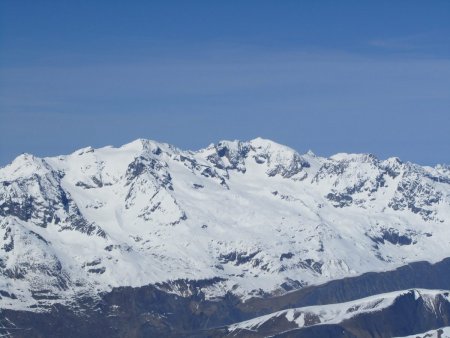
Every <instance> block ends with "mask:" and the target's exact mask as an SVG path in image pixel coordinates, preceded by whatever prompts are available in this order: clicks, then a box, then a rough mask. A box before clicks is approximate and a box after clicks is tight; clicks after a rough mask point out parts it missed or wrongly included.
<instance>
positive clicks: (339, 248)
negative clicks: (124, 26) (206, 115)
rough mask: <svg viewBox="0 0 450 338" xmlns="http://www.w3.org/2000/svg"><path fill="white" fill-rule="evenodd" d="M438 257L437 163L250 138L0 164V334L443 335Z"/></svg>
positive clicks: (449, 302) (440, 196)
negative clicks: (301, 149)
mask: <svg viewBox="0 0 450 338" xmlns="http://www.w3.org/2000/svg"><path fill="white" fill-rule="evenodd" d="M449 257H450V166H449V165H437V166H435V167H429V166H420V165H417V164H413V163H410V162H403V161H401V160H400V159H399V158H388V159H384V160H382V159H378V158H377V157H375V156H374V155H371V154H347V153H340V154H336V155H334V156H331V157H329V158H324V157H320V156H316V155H315V154H314V153H312V152H311V151H309V152H308V153H306V154H299V153H298V152H296V151H295V150H293V149H291V148H289V147H286V146H283V145H280V144H277V143H275V142H273V141H270V140H265V139H261V138H257V139H254V140H251V141H248V142H243V141H221V142H219V143H217V144H211V145H210V146H208V147H206V148H204V149H200V150H197V151H185V150H180V149H178V148H176V147H174V146H171V145H169V144H165V143H158V142H155V141H151V140H144V139H138V140H136V141H134V142H131V143H129V144H126V145H124V146H122V147H119V148H115V147H111V146H108V147H104V148H99V149H94V148H91V147H88V148H83V149H80V150H77V151H75V152H74V153H72V154H69V155H63V156H56V157H45V158H39V157H36V156H33V155H30V154H22V155H20V156H18V157H17V158H16V159H15V160H14V161H13V162H12V163H11V164H9V165H7V166H5V167H3V168H0V276H1V278H0V334H5V335H12V336H17V337H51V336H55V337H60V336H67V337H72V336H73V337H83V336H85V337H92V336H108V337H113V336H118V337H119V336H120V337H122V336H129V337H148V336H173V337H178V336H180V337H181V336H182V337H187V336H192V337H209V336H211V337H222V336H242V337H250V336H251V337H266V336H282V337H393V336H397V337H404V336H405V337H406V336H408V335H413V334H421V333H423V332H425V333H424V335H426V334H430V335H432V334H434V333H433V332H431V333H426V332H427V331H429V330H435V331H436V335H440V336H441V337H444V336H445V334H447V333H446V332H449V331H448V330H447V328H446V326H450V298H449V291H448V290H450V260H449V259H447V258H449ZM437 330H440V331H439V332H438V331H437Z"/></svg>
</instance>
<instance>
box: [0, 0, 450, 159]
mask: <svg viewBox="0 0 450 338" xmlns="http://www.w3.org/2000/svg"><path fill="white" fill-rule="evenodd" d="M257 136H261V137H265V138H270V139H273V140H275V141H278V142H280V143H283V144H287V145H289V146H291V147H293V148H295V149H297V150H299V151H300V152H304V151H307V150H308V149H311V150H313V151H314V152H315V153H317V154H319V155H324V156H328V155H331V154H333V153H336V152H370V153H374V154H375V155H377V156H379V157H380V158H386V157H389V156H394V155H395V156H399V157H400V158H402V159H404V160H409V161H413V162H417V163H421V164H429V165H434V164H436V163H450V1H306V0H305V1H247V0H242V1H162V0H161V1H125V0H123V1H95V0H89V1H44V0H43V1H25V0H14V1H10V0H3V1H1V2H0V165H5V164H6V163H8V162H10V161H11V160H12V159H13V158H14V157H15V156H17V155H18V154H20V153H22V152H29V153H33V154H36V155H39V156H48V155H57V154H62V153H68V152H71V151H73V150H75V149H77V148H80V147H84V146H87V145H92V146H95V147H98V146H104V145H109V144H112V145H121V144H123V143H126V142H129V141H131V140H133V139H136V138H139V137H142V138H151V139H155V140H158V141H164V142H169V143H172V144H175V145H177V146H179V147H181V148H185V149H196V148H200V147H204V146H206V145H208V144H209V143H211V142H217V141H219V140H221V139H243V140H246V139H251V138H254V137H257Z"/></svg>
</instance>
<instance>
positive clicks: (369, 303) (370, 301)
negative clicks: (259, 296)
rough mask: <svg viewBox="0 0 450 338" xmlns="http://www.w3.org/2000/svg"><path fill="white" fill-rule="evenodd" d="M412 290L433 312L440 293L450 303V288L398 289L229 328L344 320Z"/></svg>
mask: <svg viewBox="0 0 450 338" xmlns="http://www.w3.org/2000/svg"><path fill="white" fill-rule="evenodd" d="M408 294H414V297H415V299H419V298H420V299H422V300H423V301H424V302H425V304H427V307H428V308H429V310H430V311H431V312H437V311H438V309H437V308H436V307H439V306H440V304H439V303H438V302H436V298H437V297H442V298H443V299H444V300H445V301H446V302H447V303H450V296H449V292H448V291H445V290H426V289H414V290H405V291H396V292H390V293H385V294H380V295H375V296H371V297H367V298H362V299H358V300H356V301H351V302H346V303H338V304H328V305H319V306H308V307H301V308H294V309H288V310H283V311H278V312H275V313H271V314H268V315H265V316H261V317H257V318H252V319H250V320H247V321H244V322H241V323H236V324H233V325H230V326H229V327H228V331H229V332H230V333H233V332H234V331H238V330H248V331H254V332H258V330H259V329H260V328H261V327H262V326H264V325H268V326H271V327H273V326H274V323H275V322H276V321H279V322H290V323H292V324H294V326H293V327H291V328H290V330H293V329H295V328H303V327H307V326H314V325H323V324H340V323H342V322H343V321H345V320H348V319H350V318H354V317H358V316H360V315H361V314H367V313H370V312H376V311H382V310H383V309H386V308H388V307H390V306H392V305H393V304H394V302H395V301H396V300H398V299H399V298H401V297H402V296H404V295H408ZM284 325H286V324H284ZM231 336H232V334H231ZM414 337H415V336H414Z"/></svg>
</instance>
